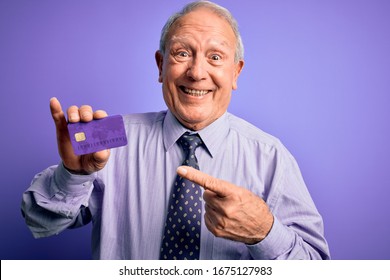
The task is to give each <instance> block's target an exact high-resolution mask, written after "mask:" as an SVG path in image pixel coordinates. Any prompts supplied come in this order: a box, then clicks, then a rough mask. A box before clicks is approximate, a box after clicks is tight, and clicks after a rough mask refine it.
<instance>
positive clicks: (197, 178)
mask: <svg viewBox="0 0 390 280" xmlns="http://www.w3.org/2000/svg"><path fill="white" fill-rule="evenodd" d="M177 174H178V175H179V176H181V177H183V178H185V179H188V180H190V181H191V182H194V183H195V184H198V185H200V186H201V187H203V188H204V189H205V190H209V191H212V192H214V193H216V194H217V195H218V196H221V197H225V196H228V195H229V194H231V193H232V190H233V188H234V185H232V184H230V183H229V182H226V181H223V180H220V179H218V178H215V177H212V176H210V175H208V174H206V173H203V172H202V171H199V170H197V169H195V168H193V167H190V166H184V165H183V166H179V167H178V168H177Z"/></svg>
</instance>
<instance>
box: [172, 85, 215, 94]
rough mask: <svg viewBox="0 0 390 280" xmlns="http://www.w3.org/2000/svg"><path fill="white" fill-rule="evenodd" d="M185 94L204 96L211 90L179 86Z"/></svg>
mask: <svg viewBox="0 0 390 280" xmlns="http://www.w3.org/2000/svg"><path fill="white" fill-rule="evenodd" d="M179 88H180V89H181V90H182V91H183V92H184V93H185V94H188V95H191V96H204V95H206V94H208V93H209V92H211V90H204V89H192V88H187V87H185V86H180V87H179Z"/></svg>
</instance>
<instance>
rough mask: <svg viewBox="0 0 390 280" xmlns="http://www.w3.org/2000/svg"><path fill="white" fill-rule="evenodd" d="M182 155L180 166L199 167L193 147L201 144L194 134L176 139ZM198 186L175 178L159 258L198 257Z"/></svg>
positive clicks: (200, 217)
mask: <svg viewBox="0 0 390 280" xmlns="http://www.w3.org/2000/svg"><path fill="white" fill-rule="evenodd" d="M178 143H179V145H180V146H181V147H182V149H183V151H184V153H185V155H186V157H185V159H184V162H183V165H188V166H192V167H194V168H196V169H199V166H198V160H197V159H196V156H195V149H196V148H197V147H199V146H201V145H202V144H203V142H202V140H201V139H200V137H199V135H198V134H192V135H190V134H189V133H188V132H186V133H184V134H183V135H182V136H181V137H180V139H179V141H178ZM201 193H202V192H201V189H200V186H199V185H197V184H194V183H192V182H191V181H189V180H187V179H184V178H181V177H180V176H177V177H176V180H175V183H174V186H173V190H172V194H171V198H170V201H169V205H168V214H167V219H166V222H165V229H164V236H163V240H162V244H161V252H160V259H161V260H198V259H199V252H200V228H201V227H200V225H201V220H202V194H201Z"/></svg>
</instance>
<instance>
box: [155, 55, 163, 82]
mask: <svg viewBox="0 0 390 280" xmlns="http://www.w3.org/2000/svg"><path fill="white" fill-rule="evenodd" d="M163 58H164V56H163V54H162V53H161V52H160V51H156V54H155V59H156V64H157V67H158V82H159V83H162V82H163V78H162V69H163V60H164V59H163Z"/></svg>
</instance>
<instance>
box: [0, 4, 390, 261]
mask: <svg viewBox="0 0 390 280" xmlns="http://www.w3.org/2000/svg"><path fill="white" fill-rule="evenodd" d="M186 2H187V1H183V0H182V1H179V0H177V1H150V0H143V1H136V2H135V1H134V2H133V3H131V2H130V1H80V0H77V1H76V0H75V1H53V0H46V1H38V0H37V1H30V0H25V1H22V0H1V1H0V94H1V95H0V112H1V118H0V127H1V138H0V139H1V140H0V143H1V149H2V152H1V154H2V155H3V156H2V160H1V161H0V170H1V189H2V192H1V196H0V227H1V229H0V258H1V259H88V258H90V226H87V227H85V228H82V229H75V230H68V231H65V232H63V233H62V234H61V235H58V236H54V237H50V238H45V239H39V240H35V239H33V237H32V235H31V234H30V232H29V230H28V229H27V227H26V226H25V224H24V220H23V219H22V217H21V214H20V200H21V195H22V192H23V191H24V190H25V189H26V188H27V187H28V186H29V184H30V181H31V179H32V178H33V176H34V174H36V173H37V172H39V171H41V170H42V169H44V168H46V167H47V166H49V165H52V164H57V163H58V162H59V157H58V154H57V150H56V142H55V132H54V125H53V123H52V120H51V117H50V113H49V99H50V97H52V96H56V97H58V98H59V99H60V101H61V102H62V103H63V107H65V108H67V107H68V106H70V105H73V104H76V105H82V104H91V105H92V106H93V107H94V108H96V109H105V110H107V111H108V112H109V113H110V114H125V113H130V112H146V111H160V110H164V109H165V104H164V102H163V99H162V96H161V85H160V84H159V83H158V82H157V78H158V72H157V67H156V66H155V62H154V52H155V50H156V49H157V47H158V40H159V33H160V29H161V27H162V25H163V24H164V23H165V20H166V19H167V17H168V16H169V15H170V14H171V13H172V12H174V11H176V10H178V9H179V8H180V7H182V5H183V4H184V3H186ZM135 3H136V4H135ZM168 3H169V4H168ZM217 3H219V4H222V5H224V6H226V7H227V8H229V9H230V10H231V11H232V12H233V14H234V15H235V16H236V18H237V20H238V22H239V24H240V27H241V32H242V36H243V40H244V44H245V50H246V54H245V60H246V64H245V67H244V71H243V73H242V75H241V77H240V80H239V89H238V90H237V91H236V92H235V93H234V96H233V99H232V103H231V106H230V109H229V110H230V111H231V112H232V113H235V114H236V115H238V116H241V117H243V118H245V119H246V120H248V121H250V122H252V123H253V124H255V125H256V126H258V127H260V128H262V129H263V130H265V131H267V132H269V133H271V134H273V135H275V136H277V137H279V138H280V139H281V140H282V142H283V143H284V144H285V145H286V146H287V148H288V149H289V150H290V151H291V152H292V153H293V155H294V156H295V157H296V159H297V161H298V163H299V164H300V167H301V170H302V173H303V175H304V178H305V180H306V182H307V185H308V188H309V190H310V192H311V194H312V196H313V199H314V201H315V203H316V205H317V207H318V209H319V210H320V212H321V213H322V215H323V218H324V221H325V231H326V237H327V239H328V241H329V245H330V250H331V254H332V257H333V259H390V216H389V212H390V211H389V206H388V202H387V201H388V200H389V199H388V196H389V195H390V188H389V187H390V180H389V174H390V173H389V170H388V169H389V167H390V162H389V161H390V145H389V142H390V133H389V132H390V131H389V129H390V125H389V117H390V110H389V105H390V56H389V52H390V32H389V27H390V16H389V14H390V1H386V0H383V1H379V0H376V1H375V0H366V1H362V0H344V1H342V0H322V1H311V0H307V1H278V0H274V1H265V0H261V1H244V0H242V1H235V0H230V1H228V0H226V1H222V0H221V1H217Z"/></svg>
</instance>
